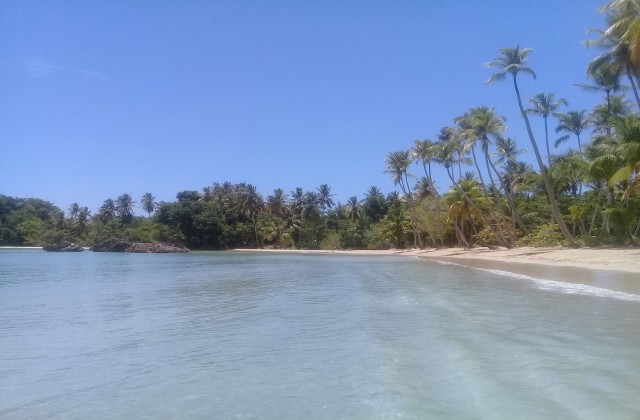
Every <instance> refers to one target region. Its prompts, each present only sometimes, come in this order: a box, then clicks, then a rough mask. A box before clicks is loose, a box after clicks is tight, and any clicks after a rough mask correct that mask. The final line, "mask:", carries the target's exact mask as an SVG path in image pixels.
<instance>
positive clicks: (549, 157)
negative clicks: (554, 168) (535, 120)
mask: <svg viewBox="0 0 640 420" xmlns="http://www.w3.org/2000/svg"><path fill="white" fill-rule="evenodd" d="M544 139H545V142H546V143H547V164H548V165H550V164H551V151H550V150H549V128H548V127H547V116H546V115H545V117H544Z"/></svg>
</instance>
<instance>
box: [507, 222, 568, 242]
mask: <svg viewBox="0 0 640 420" xmlns="http://www.w3.org/2000/svg"><path fill="white" fill-rule="evenodd" d="M516 245H517V246H533V247H542V246H566V245H568V242H567V241H566V239H564V237H563V236H562V234H561V233H560V229H559V228H558V225H557V224H555V223H545V224H543V225H540V226H538V227H537V228H536V229H534V230H532V231H531V232H530V233H529V234H528V235H525V236H523V237H522V238H520V239H519V240H518V241H517V242H516Z"/></svg>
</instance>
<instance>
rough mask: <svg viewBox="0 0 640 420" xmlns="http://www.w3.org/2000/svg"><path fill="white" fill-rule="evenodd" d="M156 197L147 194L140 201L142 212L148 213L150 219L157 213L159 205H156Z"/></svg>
mask: <svg viewBox="0 0 640 420" xmlns="http://www.w3.org/2000/svg"><path fill="white" fill-rule="evenodd" d="M155 200H156V197H155V196H154V195H153V194H151V193H146V194H144V195H143V196H142V198H141V199H140V206H141V208H142V210H144V211H146V212H147V214H148V215H149V217H151V213H153V212H154V211H155V209H156V208H157V207H158V203H156V201H155Z"/></svg>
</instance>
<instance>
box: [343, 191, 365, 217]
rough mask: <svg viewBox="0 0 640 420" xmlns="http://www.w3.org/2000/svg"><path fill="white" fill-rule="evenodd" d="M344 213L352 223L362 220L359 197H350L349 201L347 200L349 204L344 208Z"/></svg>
mask: <svg viewBox="0 0 640 420" xmlns="http://www.w3.org/2000/svg"><path fill="white" fill-rule="evenodd" d="M344 211H345V213H346V215H347V217H348V218H349V220H351V221H352V222H355V221H357V220H360V216H361V213H360V202H359V201H358V197H356V196H355V195H354V196H352V197H349V199H348V200H347V204H346V205H345V206H344Z"/></svg>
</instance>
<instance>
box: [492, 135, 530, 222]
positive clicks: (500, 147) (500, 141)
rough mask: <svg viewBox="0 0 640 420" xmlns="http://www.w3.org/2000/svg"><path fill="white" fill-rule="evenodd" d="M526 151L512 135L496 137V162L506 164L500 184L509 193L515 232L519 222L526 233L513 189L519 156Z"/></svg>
mask: <svg viewBox="0 0 640 420" xmlns="http://www.w3.org/2000/svg"><path fill="white" fill-rule="evenodd" d="M524 151H525V149H519V148H518V144H517V143H516V141H515V140H513V139H512V138H510V137H507V138H504V137H499V138H497V139H496V155H497V156H498V159H497V160H496V163H497V164H501V163H503V164H504V174H505V178H504V179H503V178H500V184H501V185H502V189H503V190H504V191H505V193H506V194H507V198H508V199H509V206H510V207H511V218H512V220H513V230H514V232H515V229H516V228H515V224H516V223H517V224H518V226H520V229H521V230H522V231H523V232H524V233H525V234H527V233H528V232H529V230H528V229H527V227H526V226H525V224H524V222H523V221H522V218H521V217H520V213H519V212H518V209H517V207H516V201H515V196H514V191H513V190H514V184H515V179H516V176H515V174H514V169H515V167H516V162H517V157H518V155H519V154H520V153H522V152H524ZM496 173H498V172H496Z"/></svg>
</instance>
